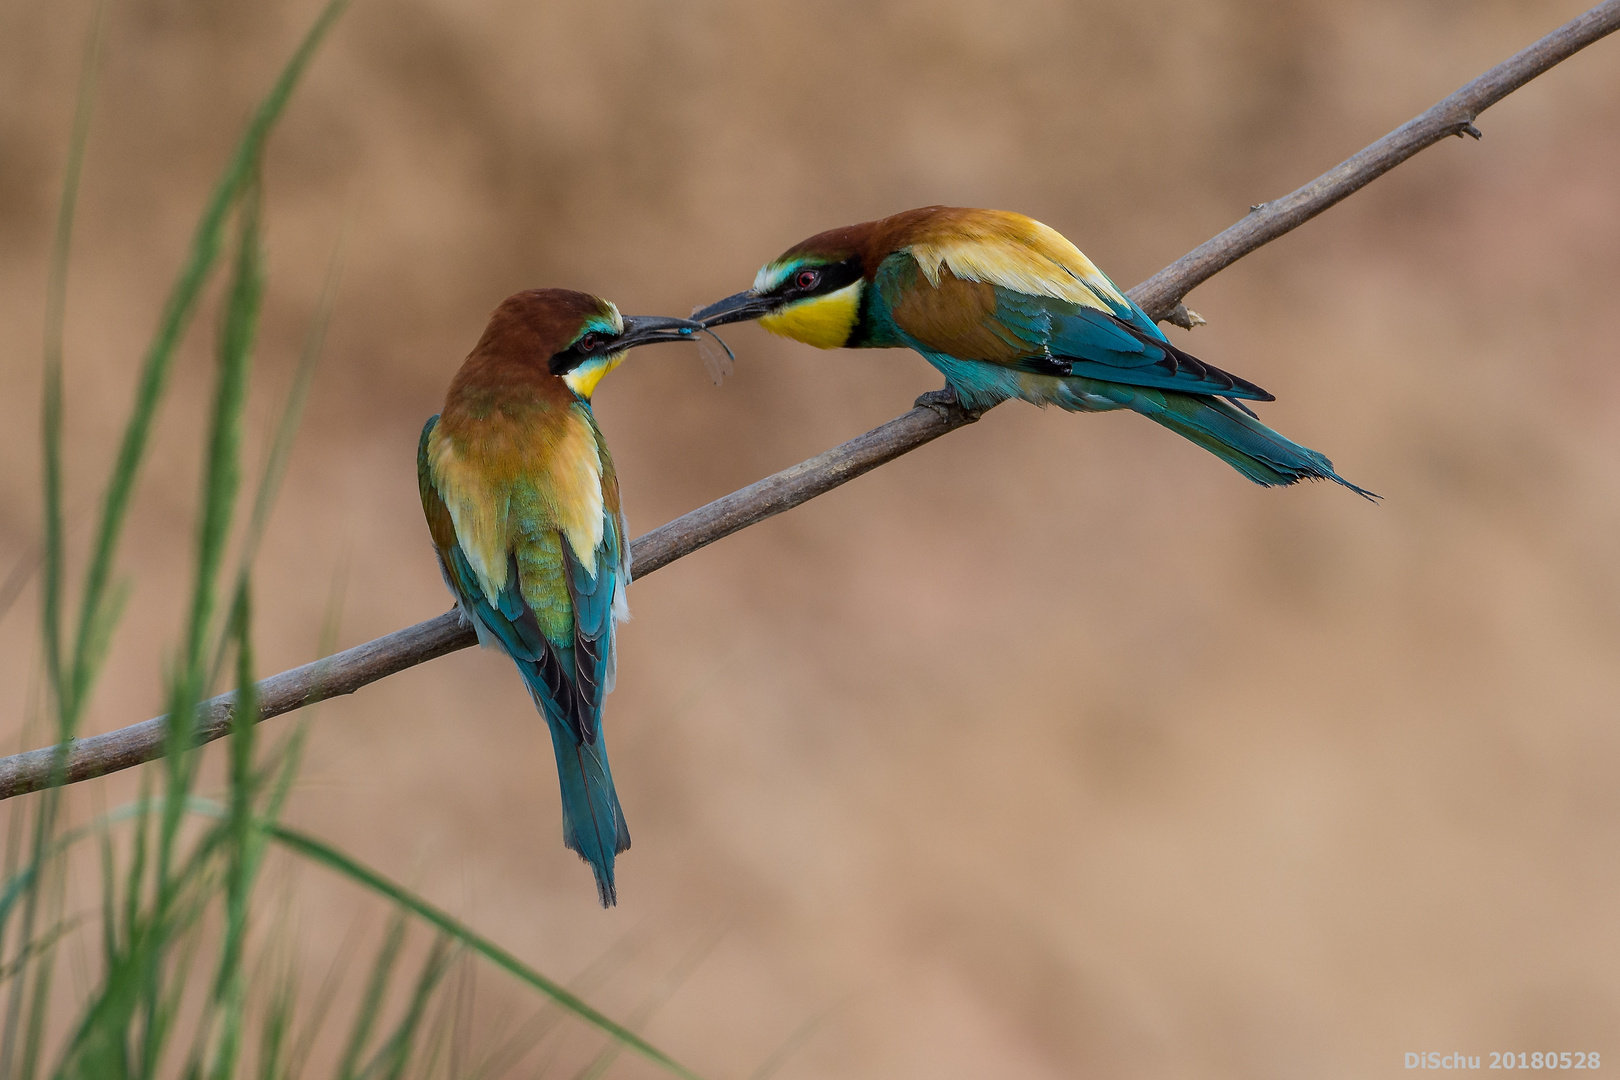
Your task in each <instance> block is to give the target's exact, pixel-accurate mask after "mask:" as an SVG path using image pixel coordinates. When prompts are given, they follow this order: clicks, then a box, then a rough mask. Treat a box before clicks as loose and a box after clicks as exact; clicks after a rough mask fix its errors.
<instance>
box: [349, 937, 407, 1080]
mask: <svg viewBox="0 0 1620 1080" xmlns="http://www.w3.org/2000/svg"><path fill="white" fill-rule="evenodd" d="M404 943H405V911H404V909H403V908H396V909H395V911H394V916H393V918H391V919H390V920H389V922H388V931H387V932H386V933H385V934H384V935H383V941H382V945H381V947H380V948H378V950H377V959H376V960H374V961H372V964H371V978H370V979H369V980H368V981H367V983H366V992H365V993H364V994H363V995H361V998H360V1008H359V1009H358V1010H356V1012H355V1015H354V1024H353V1025H352V1026H351V1027H350V1028H349V1043H348V1046H347V1047H346V1048H345V1049H344V1051H343V1059H342V1061H341V1062H340V1063H339V1065H338V1070H337V1074H336V1075H337V1077H338V1080H354V1078H355V1070H356V1068H357V1067H358V1066H359V1064H360V1055H361V1054H363V1053H364V1052H365V1049H366V1043H367V1042H369V1041H370V1040H371V1029H372V1028H373V1027H375V1026H376V1023H377V1014H378V1013H380V1012H381V1011H382V1006H383V1001H384V999H385V998H386V997H387V996H388V980H389V977H390V976H391V975H392V974H393V971H394V964H395V962H396V961H397V960H398V959H399V950H400V947H401V946H402V945H403V944H404Z"/></svg>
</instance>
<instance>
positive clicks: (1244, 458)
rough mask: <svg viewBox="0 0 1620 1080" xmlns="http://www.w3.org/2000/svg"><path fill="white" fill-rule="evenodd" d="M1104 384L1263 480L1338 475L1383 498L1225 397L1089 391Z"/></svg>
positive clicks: (1124, 401)
mask: <svg viewBox="0 0 1620 1080" xmlns="http://www.w3.org/2000/svg"><path fill="white" fill-rule="evenodd" d="M1087 381H1088V382H1091V380H1087ZM1103 387H1106V389H1105V390H1104V391H1103V396H1106V397H1108V398H1110V399H1111V400H1114V401H1117V402H1118V403H1119V404H1120V405H1123V406H1124V407H1125V408H1127V409H1130V410H1132V411H1133V412H1138V413H1141V414H1142V415H1143V416H1145V417H1147V418H1148V419H1149V420H1152V421H1153V422H1154V423H1156V424H1161V425H1163V426H1164V427H1167V428H1169V429H1170V430H1171V431H1173V432H1175V433H1176V434H1177V435H1180V436H1182V437H1183V438H1185V439H1189V440H1191V441H1192V442H1195V443H1197V444H1198V445H1199V446H1202V447H1203V448H1204V449H1205V450H1208V451H1209V452H1210V453H1212V454H1214V455H1215V456H1216V457H1218V458H1220V459H1221V460H1222V461H1224V462H1226V463H1227V464H1228V465H1230V466H1232V468H1234V469H1236V470H1237V471H1238V472H1240V473H1242V474H1243V475H1244V476H1247V477H1248V478H1249V479H1250V480H1253V481H1254V482H1255V483H1257V484H1264V485H1265V486H1267V487H1275V486H1279V485H1284V484H1294V483H1298V482H1299V481H1301V480H1332V481H1333V482H1334V483H1336V484H1343V485H1344V486H1345V487H1347V488H1349V489H1350V490H1351V491H1354V492H1355V493H1356V494H1357V495H1360V496H1362V497H1363V498H1366V499H1371V500H1377V498H1378V496H1377V495H1374V494H1373V493H1372V492H1370V491H1367V490H1366V489H1364V488H1360V487H1357V486H1356V485H1355V484H1352V483H1351V482H1350V481H1348V480H1346V479H1345V478H1344V477H1342V476H1340V475H1339V474H1338V473H1336V472H1334V471H1333V462H1331V461H1329V460H1328V459H1327V458H1325V457H1323V456H1322V455H1321V454H1318V453H1317V452H1316V451H1315V450H1311V449H1309V448H1308V447H1304V446H1301V445H1299V444H1298V443H1296V442H1293V441H1291V440H1289V439H1286V438H1284V437H1283V436H1281V435H1279V434H1277V433H1276V432H1275V431H1272V430H1271V429H1270V428H1268V427H1266V425H1264V424H1262V423H1261V422H1260V421H1259V420H1257V419H1255V418H1254V417H1253V416H1251V415H1249V414H1248V413H1247V412H1245V411H1243V410H1240V409H1238V408H1236V407H1234V406H1233V405H1230V404H1228V403H1227V402H1225V401H1222V400H1221V399H1219V398H1213V397H1206V396H1203V395H1197V394H1178V393H1175V392H1173V391H1168V390H1149V389H1144V388H1142V387H1138V386H1122V385H1120V384H1118V383H1106V384H1099V383H1091V385H1090V386H1088V387H1087V390H1088V391H1090V392H1092V393H1096V391H1097V389H1100V388H1103Z"/></svg>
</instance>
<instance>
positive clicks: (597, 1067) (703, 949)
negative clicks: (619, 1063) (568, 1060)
mask: <svg viewBox="0 0 1620 1080" xmlns="http://www.w3.org/2000/svg"><path fill="white" fill-rule="evenodd" d="M727 929H728V926H727V924H726V923H721V924H720V925H718V926H716V927H715V929H714V930H713V931H712V932H711V933H708V934H705V935H704V936H703V937H702V938H700V939H699V940H698V941H697V943H696V944H694V945H693V946H692V947H691V948H690V949H688V950H687V951H686V955H684V956H682V957H681V958H680V959H679V960H678V961H676V963H675V966H674V967H673V968H671V969H670V970H669V973H668V974H667V975H665V976H664V977H663V978H662V979H660V980H659V982H658V985H657V986H655V987H653V988H652V990H651V991H650V992H649V993H648V994H647V996H646V997H645V998H644V999H643V1000H642V1002H641V1004H640V1005H638V1006H636V1008H635V1011H633V1012H632V1013H631V1014H630V1016H629V1017H628V1018H627V1019H626V1021H625V1026H626V1027H628V1028H630V1029H631V1030H632V1031H640V1030H641V1029H642V1028H643V1027H645V1026H646V1025H647V1022H648V1021H650V1020H651V1019H652V1018H653V1016H654V1015H656V1014H657V1012H658V1010H659V1009H661V1008H663V1007H664V1005H665V1004H666V1003H667V1002H668V1001H669V999H670V998H672V997H674V996H675V991H677V990H679V989H680V988H681V985H682V984H683V983H685V982H686V980H687V979H688V978H690V977H691V975H692V972H694V971H696V970H697V967H698V965H699V964H701V963H703V961H704V960H705V959H707V958H708V956H709V954H710V953H712V952H713V951H714V950H715V946H717V945H719V944H720V939H721V938H723V937H725V935H726V930H727ZM623 1048H624V1046H623V1044H622V1043H616V1042H614V1043H609V1044H608V1045H607V1046H606V1047H604V1048H603V1050H602V1052H601V1053H600V1054H598V1055H597V1056H596V1060H595V1061H593V1062H591V1063H590V1064H589V1065H587V1066H586V1067H585V1068H584V1069H583V1070H581V1072H580V1073H579V1075H578V1077H577V1080H601V1077H602V1074H603V1073H605V1072H607V1071H608V1069H609V1068H611V1067H612V1065H613V1062H614V1059H616V1058H617V1057H618V1056H619V1051H620V1050H622V1049H623Z"/></svg>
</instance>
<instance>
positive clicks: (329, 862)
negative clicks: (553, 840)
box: [264, 823, 701, 1080]
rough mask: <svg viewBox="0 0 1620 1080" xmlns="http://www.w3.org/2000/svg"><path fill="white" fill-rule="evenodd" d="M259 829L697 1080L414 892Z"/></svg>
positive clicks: (316, 846)
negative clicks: (414, 916) (386, 899)
mask: <svg viewBox="0 0 1620 1080" xmlns="http://www.w3.org/2000/svg"><path fill="white" fill-rule="evenodd" d="M264 827H265V828H266V829H267V830H268V831H269V833H270V836H271V838H272V839H273V840H274V841H275V842H276V843H278V844H280V845H282V846H283V847H285V848H287V849H288V850H290V851H293V852H296V853H297V854H299V855H302V856H303V857H304V858H306V859H309V860H311V861H312V862H316V863H319V864H320V865H322V866H325V867H326V868H327V869H329V870H332V871H334V872H335V873H338V874H342V875H343V876H344V877H347V878H349V879H350V880H352V881H355V882H357V883H359V884H360V885H363V886H365V887H366V888H367V889H370V890H371V891H372V892H374V893H377V894H378V895H380V896H385V897H387V898H388V899H390V900H392V901H393V902H394V903H396V904H398V905H399V906H400V907H402V908H404V909H406V910H407V911H410V912H411V913H412V914H414V915H416V916H417V918H419V919H422V920H423V921H424V922H427V923H429V924H431V925H432V926H434V927H436V928H438V929H439V930H441V931H443V932H444V933H445V934H448V935H449V936H450V937H452V938H455V939H456V940H457V941H459V942H461V943H462V944H463V945H465V946H467V948H469V949H471V950H472V951H473V952H475V953H477V954H478V955H480V956H482V957H484V959H486V960H488V961H489V962H490V963H492V964H494V965H495V966H496V967H498V968H500V969H501V970H503V971H505V972H507V973H508V974H510V975H512V976H514V977H516V978H517V979H519V980H520V981H522V982H525V983H527V984H528V985H530V986H532V987H533V988H534V989H536V990H538V991H540V992H541V993H542V994H545V995H546V996H547V997H549V998H551V999H552V1000H553V1001H555V1002H557V1004H559V1005H561V1006H562V1007H563V1008H565V1009H567V1010H568V1011H569V1012H571V1013H573V1014H574V1015H575V1016H577V1017H579V1018H580V1019H581V1020H583V1021H585V1022H586V1023H587V1024H590V1025H591V1026H592V1027H595V1028H598V1029H600V1030H601V1031H603V1032H606V1033H607V1034H608V1035H610V1036H612V1037H613V1038H615V1039H617V1040H618V1041H620V1042H622V1043H624V1044H625V1045H626V1046H628V1047H629V1048H630V1049H632V1050H634V1051H636V1053H638V1054H640V1055H641V1056H642V1057H645V1058H646V1059H647V1060H648V1061H651V1062H653V1063H654V1064H656V1065H660V1066H662V1067H663V1068H665V1069H667V1070H669V1071H670V1072H672V1073H674V1074H675V1075H677V1076H681V1077H685V1078H686V1080H701V1078H700V1077H699V1076H698V1074H696V1073H694V1072H693V1071H692V1070H691V1069H688V1068H687V1067H686V1066H684V1065H682V1064H681V1063H680V1062H678V1061H676V1060H675V1059H674V1058H672V1057H670V1056H669V1055H668V1054H666V1053H664V1052H663V1051H662V1050H660V1049H658V1048H657V1047H656V1046H653V1045H652V1044H651V1043H649V1042H647V1040H645V1039H643V1038H642V1037H641V1036H639V1035H637V1034H636V1033H635V1032H633V1031H631V1030H630V1029H629V1028H627V1027H625V1026H624V1025H622V1024H620V1023H618V1022H617V1021H614V1020H611V1019H609V1018H608V1017H607V1016H605V1015H604V1014H602V1013H600V1012H598V1011H597V1010H596V1009H594V1008H592V1007H591V1006H590V1005H588V1004H586V1003H585V1001H584V1000H582V999H581V998H580V997H579V996H578V995H576V994H574V993H573V992H571V991H570V990H568V989H567V988H566V987H564V986H563V985H562V984H561V983H558V982H554V981H553V980H551V979H548V978H546V977H545V976H544V975H542V974H540V973H539V972H538V971H535V970H534V969H533V968H531V967H529V966H528V965H527V964H525V963H523V961H521V960H519V959H518V958H517V957H515V956H513V955H512V954H511V953H509V952H507V951H506V950H505V949H503V948H501V947H500V946H499V945H497V944H495V943H494V942H493V941H490V940H489V939H488V938H485V937H483V936H482V935H480V934H478V933H477V932H475V931H473V930H471V929H470V928H468V927H466V926H464V925H463V924H461V923H460V922H458V921H457V920H456V919H454V918H452V917H451V916H450V915H449V914H447V913H446V912H444V911H441V910H439V909H438V908H436V907H434V906H433V905H432V904H429V903H428V902H427V901H426V900H423V899H422V898H421V897H419V896H417V895H416V894H415V893H412V892H410V891H408V890H406V889H405V888H403V887H402V886H400V885H397V884H395V883H394V882H392V881H390V880H389V879H388V878H385V877H383V876H382V875H381V874H379V873H377V872H376V871H375V870H372V869H370V868H369V867H366V866H362V865H361V864H360V863H358V862H356V861H355V860H354V859H352V858H350V857H349V856H347V855H345V854H344V853H343V852H341V851H339V850H337V849H336V848H334V847H332V846H331V845H330V844H327V843H325V842H324V841H321V840H317V839H316V838H315V837H313V836H310V835H308V834H307V833H303V832H299V831H298V830H296V829H292V828H289V827H287V826H285V825H279V824H273V823H269V824H265V825H264Z"/></svg>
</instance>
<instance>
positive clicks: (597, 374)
mask: <svg viewBox="0 0 1620 1080" xmlns="http://www.w3.org/2000/svg"><path fill="white" fill-rule="evenodd" d="M628 351H629V350H628V349H627V350H625V352H628ZM624 357H625V353H624V352H616V353H610V354H609V355H607V356H599V357H597V358H596V359H594V360H587V361H585V362H584V363H583V364H581V365H579V367H577V368H575V369H574V370H573V371H570V372H569V373H568V374H566V375H564V376H563V381H564V382H566V383H567V384H568V389H570V390H572V391H573V392H574V393H576V394H578V395H579V396H580V397H582V398H584V399H585V400H586V401H589V400H591V395H592V394H594V393H596V384H597V383H599V382H601V381H602V376H604V375H606V374H607V373H608V372H610V371H612V370H613V369H614V368H616V367H618V366H619V365H620V364H622V363H624Z"/></svg>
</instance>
